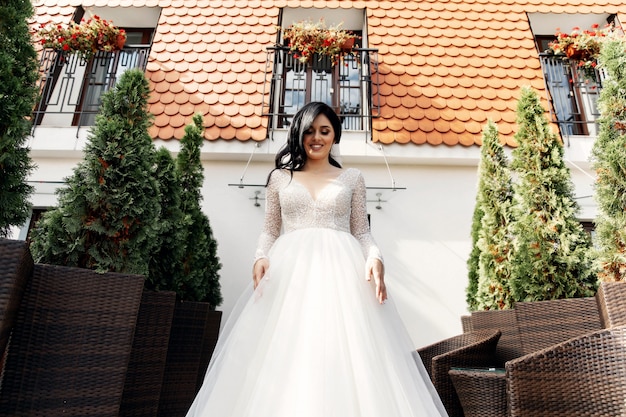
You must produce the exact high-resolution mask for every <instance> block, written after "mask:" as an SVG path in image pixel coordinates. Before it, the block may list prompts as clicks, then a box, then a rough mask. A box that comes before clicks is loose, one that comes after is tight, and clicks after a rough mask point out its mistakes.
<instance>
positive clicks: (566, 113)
mask: <svg viewBox="0 0 626 417" xmlns="http://www.w3.org/2000/svg"><path fill="white" fill-rule="evenodd" d="M539 58H540V60H541V68H542V69H543V74H544V80H545V82H546V87H547V88H546V90H547V93H548V100H549V102H550V116H551V121H552V122H554V123H556V124H557V125H558V127H559V132H560V134H561V137H562V138H563V140H564V141H569V138H570V137H571V136H588V137H592V138H595V137H596V136H597V135H598V123H597V119H598V117H599V116H600V113H599V111H598V107H597V101H598V97H599V95H600V91H602V81H603V80H604V77H605V76H604V74H603V73H602V72H601V71H598V70H595V74H594V77H590V76H589V74H585V72H584V71H583V70H582V69H581V68H578V67H577V66H576V61H569V60H566V59H563V58H562V57H558V56H554V55H549V54H543V53H542V54H540V55H539Z"/></svg>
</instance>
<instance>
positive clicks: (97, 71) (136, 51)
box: [33, 45, 150, 135]
mask: <svg viewBox="0 0 626 417" xmlns="http://www.w3.org/2000/svg"><path fill="white" fill-rule="evenodd" d="M149 53H150V46H149V45H129V46H125V47H124V49H122V50H121V51H115V52H104V51H98V52H96V53H95V54H94V55H93V56H92V57H91V58H89V59H85V58H83V57H81V56H79V55H77V54H69V53H66V52H63V51H56V50H53V49H45V50H43V51H42V53H41V60H40V64H39V72H40V78H39V91H40V101H39V103H38V104H37V106H36V107H35V110H34V112H33V119H34V124H33V129H35V128H36V127H37V126H43V125H46V126H77V135H78V128H80V127H81V126H91V125H93V124H94V122H95V117H96V114H97V113H98V111H99V110H100V105H101V97H102V94H103V93H104V92H106V91H108V90H109V89H111V88H112V87H113V86H114V85H115V83H116V82H117V80H118V78H119V77H120V75H121V74H122V73H123V72H124V71H125V70H127V69H131V68H140V69H142V70H143V71H145V69H146V65H147V63H148V55H149Z"/></svg>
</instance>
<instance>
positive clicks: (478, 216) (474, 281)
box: [465, 143, 485, 311]
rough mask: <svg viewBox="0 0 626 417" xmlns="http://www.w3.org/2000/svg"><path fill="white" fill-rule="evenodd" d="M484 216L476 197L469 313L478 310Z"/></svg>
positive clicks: (467, 293) (467, 298) (469, 264)
mask: <svg viewBox="0 0 626 417" xmlns="http://www.w3.org/2000/svg"><path fill="white" fill-rule="evenodd" d="M483 144H484V143H483ZM479 187H480V185H479ZM484 215H485V213H484V212H483V209H482V206H481V204H480V202H479V201H478V196H477V197H476V204H475V206H474V213H473V215H472V229H471V234H470V236H471V238H472V251H471V252H470V255H469V258H467V278H468V282H469V283H468V285H467V288H466V289H465V301H466V302H467V307H468V309H469V310H470V311H476V310H478V301H477V300H476V293H477V292H478V258H479V257H480V249H479V248H478V245H477V243H478V235H479V233H480V227H481V222H482V218H483V216H484Z"/></svg>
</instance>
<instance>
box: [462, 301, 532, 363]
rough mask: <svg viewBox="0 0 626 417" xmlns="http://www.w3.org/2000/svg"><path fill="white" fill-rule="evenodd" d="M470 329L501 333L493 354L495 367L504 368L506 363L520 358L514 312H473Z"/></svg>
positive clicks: (519, 345)
mask: <svg viewBox="0 0 626 417" xmlns="http://www.w3.org/2000/svg"><path fill="white" fill-rule="evenodd" d="M472 328H473V329H474V330H500V332H502V336H500V340H499V341H498V346H497V347H496V352H495V358H496V360H495V362H496V366H498V367H504V363H505V362H506V361H508V360H510V359H514V358H519V357H520V356H522V344H521V342H520V337H519V331H518V328H517V317H516V314H515V310H489V311H474V312H472Z"/></svg>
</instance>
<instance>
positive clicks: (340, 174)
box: [291, 169, 348, 203]
mask: <svg viewBox="0 0 626 417" xmlns="http://www.w3.org/2000/svg"><path fill="white" fill-rule="evenodd" d="M346 172H348V169H342V170H341V172H340V173H339V174H338V175H337V176H336V177H334V178H332V179H330V180H329V181H328V183H327V184H326V185H324V186H323V187H322V188H320V190H319V191H318V193H317V195H316V196H313V193H312V192H311V190H310V189H309V187H307V186H306V185H304V184H303V183H302V181H299V180H298V179H297V178H296V177H295V176H293V177H292V178H291V180H292V181H294V182H295V183H297V184H298V185H299V186H300V187H302V188H304V190H305V191H306V193H307V195H308V196H309V198H310V199H311V201H313V202H314V203H317V201H318V200H319V198H320V196H321V195H322V194H323V193H324V191H326V189H327V188H328V187H329V186H331V185H332V184H333V183H334V182H335V181H337V180H338V179H339V178H341V176H342V175H343V174H345V173H346Z"/></svg>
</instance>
